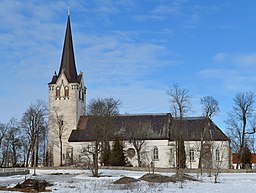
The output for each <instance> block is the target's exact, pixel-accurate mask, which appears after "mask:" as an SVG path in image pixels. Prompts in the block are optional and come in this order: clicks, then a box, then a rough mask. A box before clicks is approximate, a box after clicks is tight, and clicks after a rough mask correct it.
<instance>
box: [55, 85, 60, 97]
mask: <svg viewBox="0 0 256 193" xmlns="http://www.w3.org/2000/svg"><path fill="white" fill-rule="evenodd" d="M56 97H60V87H56Z"/></svg>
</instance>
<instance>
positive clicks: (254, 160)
mask: <svg viewBox="0 0 256 193" xmlns="http://www.w3.org/2000/svg"><path fill="white" fill-rule="evenodd" d="M237 160H238V156H237V154H236V153H233V154H232V163H233V164H236V163H237ZM251 163H252V164H254V163H256V153H252V154H251Z"/></svg>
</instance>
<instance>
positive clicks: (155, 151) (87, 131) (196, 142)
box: [69, 113, 230, 168]
mask: <svg viewBox="0 0 256 193" xmlns="http://www.w3.org/2000/svg"><path fill="white" fill-rule="evenodd" d="M110 119H111V120H110V121H108V122H110V123H111V124H110V125H111V126H110V127H111V128H109V129H110V134H111V135H110V141H113V140H115V139H119V140H122V141H123V143H124V150H125V154H126V157H127V159H128V163H129V164H130V165H132V166H138V161H137V155H136V151H135V147H134V146H133V144H132V143H131V139H132V140H138V142H142V141H143V142H144V143H143V147H142V150H141V155H140V156H141V165H142V166H148V165H149V164H150V163H154V165H155V166H156V167H168V168H175V167H176V148H177V145H176V141H177V132H180V131H181V133H182V135H183V138H184V143H185V151H186V167H187V168H198V164H199V157H200V151H201V147H203V150H202V157H203V158H202V166H203V167H207V168H208V167H213V168H216V167H219V168H229V166H230V148H229V139H228V137H227V136H226V135H225V134H224V133H223V132H222V131H221V130H220V129H219V128H218V127H217V126H216V125H215V124H214V123H213V122H212V120H210V119H205V118H204V117H186V118H184V119H183V120H179V119H177V118H173V117H172V116H171V114H169V113H167V114H147V115H119V116H113V117H111V118H110ZM96 122H97V119H95V118H94V117H91V116H81V117H80V120H79V122H78V127H77V129H76V130H73V131H72V132H71V135H70V137H69V142H72V143H74V144H77V145H76V146H81V147H85V148H89V147H90V146H93V141H95V140H97V139H95V137H97V136H98V135H97V133H96V132H97V131H98V130H97V128H95V127H97V126H96V125H97V123H96ZM201 144H203V145H201ZM79 149H81V148H79ZM77 154H78V155H79V152H77Z"/></svg>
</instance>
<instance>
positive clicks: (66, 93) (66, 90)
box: [65, 86, 69, 97]
mask: <svg viewBox="0 0 256 193" xmlns="http://www.w3.org/2000/svg"><path fill="white" fill-rule="evenodd" d="M68 96H69V88H68V87H67V86H66V87H65V97H68Z"/></svg>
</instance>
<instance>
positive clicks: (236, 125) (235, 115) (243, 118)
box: [226, 91, 255, 168]
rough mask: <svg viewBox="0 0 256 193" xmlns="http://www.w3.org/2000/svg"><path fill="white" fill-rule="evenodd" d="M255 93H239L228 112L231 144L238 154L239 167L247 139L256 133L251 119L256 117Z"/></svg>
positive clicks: (227, 122)
mask: <svg viewBox="0 0 256 193" xmlns="http://www.w3.org/2000/svg"><path fill="white" fill-rule="evenodd" d="M254 104H255V94H254V93H253V92H251V91H249V92H243V93H239V94H237V95H236V96H235V98H234V105H233V110H232V111H231V112H229V113H228V118H227V120H226V124H227V125H228V130H229V136H230V138H231V146H232V148H233V150H234V151H235V152H237V154H238V162H237V168H238V167H239V165H240V164H241V163H242V155H243V151H244V148H245V144H246V140H247V139H248V138H249V137H250V135H251V134H254V133H255V127H254V125H250V121H251V120H252V119H253V118H254Z"/></svg>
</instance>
